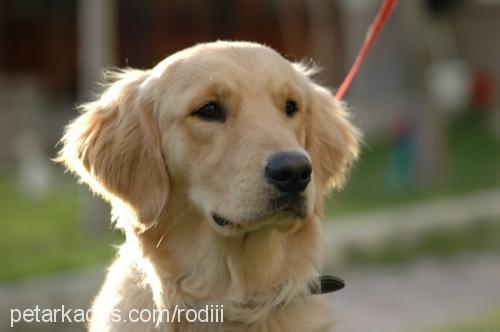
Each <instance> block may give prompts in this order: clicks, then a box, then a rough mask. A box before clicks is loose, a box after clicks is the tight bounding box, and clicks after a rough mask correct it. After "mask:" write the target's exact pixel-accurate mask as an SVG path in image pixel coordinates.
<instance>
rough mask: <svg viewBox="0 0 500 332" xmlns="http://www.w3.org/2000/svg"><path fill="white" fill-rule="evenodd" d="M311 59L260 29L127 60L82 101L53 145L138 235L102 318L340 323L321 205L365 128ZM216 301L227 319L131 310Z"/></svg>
mask: <svg viewBox="0 0 500 332" xmlns="http://www.w3.org/2000/svg"><path fill="white" fill-rule="evenodd" d="M312 72H313V70H311V69H310V68H308V67H307V66H304V65H302V64H297V63H292V62H289V61H288V60H286V59H285V58H284V57H282V56H281V55H280V54H279V53H278V52H276V51H274V50H273V49H271V48H269V47H267V46H263V45H261V44H258V43H253V42H227V41H217V42H212V43H205V44H198V45H196V46H193V47H191V48H188V49H185V50H182V51H180V52H178V53H175V54H173V55H171V56H169V57H167V58H166V59H164V60H163V61H162V62H160V63H159V64H158V65H156V66H155V67H154V68H152V69H150V70H134V69H127V70H121V71H115V72H114V73H112V74H111V76H112V77H111V83H109V85H108V86H107V87H106V89H105V91H104V92H103V93H102V95H101V96H100V97H99V98H98V99H97V100H96V101H93V102H90V103H87V104H84V105H82V106H81V107H80V110H81V114H80V115H79V117H77V118H76V119H75V120H74V121H73V122H71V123H70V124H69V125H68V126H67V128H66V131H65V134H64V136H63V138H62V140H61V145H62V148H61V149H60V151H59V155H58V158H57V160H58V161H59V162H61V163H63V164H64V165H65V166H66V168H67V169H68V170H70V171H71V172H73V173H74V174H76V176H77V177H78V178H79V180H80V181H81V182H83V183H85V184H87V185H88V186H89V187H90V189H91V190H92V191H93V192H95V193H97V194H99V195H100V196H102V197H103V198H104V199H105V200H106V201H108V202H109V203H110V204H111V206H112V215H113V220H114V222H115V225H116V227H118V228H120V229H121V230H123V232H124V233H125V235H126V241H125V242H124V244H123V245H121V247H120V248H119V249H118V253H117V258H116V259H115V261H114V263H113V264H112V265H111V267H110V268H109V271H108V273H107V277H106V280H105V282H104V285H103V286H102V288H101V290H100V292H99V294H98V295H97V297H96V299H95V301H94V303H93V307H92V319H91V321H90V322H89V330H90V331H99V332H103V331H287V332H289V331H327V330H329V329H330V328H331V326H332V311H331V308H330V307H329V305H328V302H327V300H326V299H325V296H318V295H311V291H310V285H311V280H314V278H316V277H317V274H318V270H319V269H320V263H321V241H320V221H319V219H320V217H321V214H322V208H323V202H324V198H325V195H326V194H327V193H328V192H329V191H330V190H332V189H333V188H340V187H341V186H342V184H343V183H344V180H345V178H346V174H347V173H348V170H349V168H350V166H351V165H352V164H353V162H354V161H355V160H356V158H357V156H358V151H359V140H360V133H359V131H358V130H357V129H356V128H355V127H354V126H353V125H352V123H351V122H350V120H349V116H348V113H347V111H346V110H345V108H344V107H343V105H342V104H341V103H339V102H338V101H337V100H335V99H334V97H333V96H332V94H331V93H330V92H329V90H328V89H326V88H324V87H322V86H321V85H319V84H317V83H315V82H314V81H313V79H312V78H311V76H312V74H313V73H312ZM207 306H211V307H210V308H214V307H216V308H220V309H221V310H220V313H219V316H221V314H223V317H219V318H223V321H220V319H219V321H218V322H211V323H204V322H199V321H198V322H191V321H189V319H188V318H187V317H184V316H183V317H181V318H179V319H178V320H175V321H172V319H171V320H170V321H168V322H167V321H166V319H164V320H163V321H160V320H158V319H156V320H155V321H151V320H149V321H146V320H144V319H142V320H141V321H134V322H131V321H130V320H129V321H127V319H125V318H124V317H128V316H126V315H125V313H129V312H131V311H134V310H135V311H134V312H136V313H138V312H142V311H143V310H156V311H158V310H159V311H161V310H163V311H164V313H165V311H168V310H171V311H173V310H174V309H176V308H179V309H180V308H182V310H189V309H196V310H199V309H201V308H206V307H207ZM120 315H122V316H120Z"/></svg>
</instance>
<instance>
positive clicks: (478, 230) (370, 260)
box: [345, 220, 500, 266]
mask: <svg viewBox="0 0 500 332" xmlns="http://www.w3.org/2000/svg"><path fill="white" fill-rule="evenodd" d="M458 252H499V253H500V223H498V222H496V221H493V220H478V221H476V222H475V223H473V224H469V225H465V226H460V227H454V228H449V227H446V228H442V229H434V230H429V231H426V232H424V233H422V234H419V235H418V236H415V238H414V239H412V240H411V241H409V240H408V239H406V238H400V237H398V236H397V235H394V236H392V237H389V238H388V239H386V240H385V241H384V244H383V245H381V246H380V247H378V248H372V247H370V248H364V247H359V246H355V245H352V246H351V247H349V248H347V250H346V257H345V264H346V265H351V266H354V265H370V264H374V265H377V266H380V265H384V264H385V265H390V264H402V263H407V262H411V261H413V260H414V259H415V258H421V257H437V258H447V257H450V256H453V255H454V254H456V253H458Z"/></svg>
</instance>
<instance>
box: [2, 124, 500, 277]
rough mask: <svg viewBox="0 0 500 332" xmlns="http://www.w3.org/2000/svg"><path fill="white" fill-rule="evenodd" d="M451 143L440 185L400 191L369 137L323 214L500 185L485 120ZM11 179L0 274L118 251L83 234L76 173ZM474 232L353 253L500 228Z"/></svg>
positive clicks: (456, 243) (498, 154) (465, 127)
mask: <svg viewBox="0 0 500 332" xmlns="http://www.w3.org/2000/svg"><path fill="white" fill-rule="evenodd" d="M448 143H449V144H448V154H449V155H448V156H449V158H448V159H449V160H448V166H449V172H448V173H447V176H446V177H445V178H444V179H443V181H441V182H440V183H439V185H436V186H434V187H422V186H419V185H418V183H409V184H408V185H406V186H404V187H402V188H399V189H398V190H395V189H394V188H391V186H389V185H388V184H387V173H388V171H387V168H388V160H389V158H390V145H389V144H388V142H387V140H383V139H382V140H380V141H379V142H375V143H372V144H370V145H369V146H368V148H365V149H364V152H363V154H362V157H361V160H360V161H359V162H358V165H357V167H356V168H355V169H354V171H353V173H352V175H351V179H350V181H349V182H348V185H347V187H346V189H345V190H344V191H342V192H341V193H339V194H336V195H334V196H333V197H332V198H331V199H330V200H329V202H328V204H327V206H326V211H325V214H326V216H333V215H338V214H342V213H344V214H345V213H357V212H360V211H364V210H367V209H371V208H380V207H388V206H394V205H399V204H403V203H407V202H410V201H415V200H421V199H428V198H432V197H439V196H445V195H449V194H458V193H463V192H468V191H474V190H480V189H484V188H490V187H493V186H499V185H500V174H499V171H500V144H499V142H498V141H496V140H495V139H494V138H493V137H492V136H491V135H489V134H488V132H487V131H486V130H484V128H483V125H482V123H481V119H478V118H474V117H472V118H470V117H469V118H465V119H461V120H460V121H456V123H454V124H453V126H451V131H450V135H449V136H448ZM12 178H13V173H12V172H10V173H9V172H3V173H2V172H0V266H2V269H0V281H8V280H17V279H21V278H28V277H32V276H35V275H40V274H44V273H50V272H57V271H62V270H65V269H71V268H81V267H86V266H95V265H99V264H105V263H106V262H109V260H110V259H111V257H112V255H113V249H112V248H111V244H112V243H117V242H119V240H118V239H119V236H118V235H116V234H114V235H112V236H107V237H104V238H101V239H99V240H93V239H91V238H88V237H86V236H85V232H84V231H83V227H82V225H81V222H80V220H79V214H80V206H79V200H80V195H81V194H80V192H79V190H78V189H77V185H76V184H74V181H73V179H71V180H70V181H69V182H70V183H71V184H62V185H57V186H56V187H55V188H53V190H52V192H51V194H50V195H48V196H47V197H44V198H42V199H30V198H28V197H25V196H24V195H23V194H21V193H20V192H18V191H17V190H16V187H15V183H14V180H12ZM106 222H107V221H106ZM465 231H470V230H465ZM461 232H462V233H461ZM115 233H117V232H115ZM473 234H476V235H477V236H472V237H470V238H468V237H467V236H465V233H464V231H463V230H462V231H460V230H457V233H456V234H455V233H452V236H451V238H450V236H448V238H446V239H443V238H442V236H443V234H434V235H430V234H429V235H426V236H425V237H424V238H423V239H422V243H420V244H418V245H416V246H414V247H410V248H408V250H407V252H404V250H403V251H400V250H392V251H391V250H390V245H393V246H397V248H398V249H400V248H401V247H399V244H398V243H396V242H394V243H393V244H391V243H392V242H390V241H389V242H388V243H389V247H388V248H389V250H386V251H385V252H380V253H377V254H376V255H374V256H373V255H372V257H363V253H361V254H359V253H354V254H352V255H353V257H354V256H355V257H354V258H353V259H357V260H358V261H360V262H361V261H363V260H364V261H369V260H372V261H373V260H375V261H376V260H379V261H384V260H385V261H394V262H398V261H402V260H405V259H409V258H410V257H413V256H414V255H417V254H419V253H426V254H429V255H431V254H440V253H445V252H447V251H457V250H468V249H470V248H471V246H476V245H477V242H480V241H481V237H483V236H485V237H488V236H490V235H492V234H500V230H498V229H496V230H491V229H490V230H486V231H485V230H481V229H476V230H473ZM494 240H498V239H497V238H495V239H494ZM498 243H500V240H498ZM386 249H387V248H386ZM356 255H357V256H356ZM391 255H400V257H391ZM356 257H357V258H356Z"/></svg>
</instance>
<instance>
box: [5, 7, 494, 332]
mask: <svg viewBox="0 0 500 332" xmlns="http://www.w3.org/2000/svg"><path fill="white" fill-rule="evenodd" d="M400 2H401V3H400V4H399V5H398V6H397V7H396V9H395V11H394V13H393V16H392V17H391V18H390V19H389V21H388V24H387V25H386V26H385V27H384V28H383V30H382V33H381V34H380V36H379V39H377V40H376V42H375V44H374V47H373V48H372V50H371V51H370V53H369V55H368V57H367V59H366V61H365V63H364V64H363V65H362V67H361V70H360V72H359V74H358V76H357V77H356V78H355V80H354V82H353V84H352V86H351V87H350V89H349V90H348V92H347V94H346V96H345V98H344V99H345V100H346V101H347V102H348V104H349V106H350V108H351V110H352V113H353V115H354V117H353V121H354V123H355V124H356V125H357V126H359V127H360V128H361V129H362V131H363V132H364V134H365V145H364V147H363V153H362V155H361V159H360V161H359V162H358V163H357V165H356V167H355V169H354V170H353V172H352V174H351V179H350V181H349V182H348V184H347V186H346V188H345V190H343V191H341V192H339V193H334V194H333V195H332V196H331V198H330V200H329V201H328V204H327V207H326V212H325V218H324V219H325V221H324V228H325V246H326V250H325V256H326V269H327V270H328V271H330V272H332V273H335V274H338V275H340V276H342V277H344V278H345V279H346V281H347V288H346V289H345V290H342V291H341V292H339V293H338V295H337V294H336V295H335V296H333V297H332V301H333V302H334V303H335V309H336V310H335V312H334V313H332V314H333V315H335V317H336V319H337V330H336V331H339V332H342V331H446V332H449V331H500V284H499V281H500V43H498V33H499V32H500V1H498V0H462V1H459V0H425V1H424V0H422V1H400ZM379 4H380V2H379V1H375V0H290V1H283V0H234V1H232V0H209V1H202V0H186V1H159V0H147V1H143V0H121V1H118V0H116V1H111V0H80V1H76V0H37V1H31V0H0V331H3V330H7V329H8V330H9V331H32V330H40V331H43V330H50V331H57V330H60V331H73V330H74V331H81V330H83V325H82V324H68V325H61V324H59V325H58V324H41V323H39V324H33V323H32V324H29V325H26V324H25V325H23V324H19V325H18V326H17V327H16V328H14V329H9V328H8V323H9V308H12V307H14V308H23V307H26V308H33V307H34V306H35V305H36V304H38V305H40V307H59V306H60V305H61V304H67V305H73V306H76V307H88V305H89V303H90V300H91V298H92V296H93V295H94V294H95V293H96V291H97V288H98V287H99V285H100V283H101V282H102V278H103V271H104V267H105V266H106V264H108V263H109V262H110V260H111V259H112V257H113V255H114V249H113V247H112V244H118V243H120V241H122V236H121V235H120V234H118V232H116V231H112V230H111V226H110V222H109V209H108V207H107V206H105V205H104V204H103V203H102V202H101V201H100V200H99V199H96V198H94V197H92V195H91V194H90V193H89V192H88V191H87V189H86V188H83V187H82V186H78V185H77V184H76V181H75V180H74V179H73V178H72V177H71V176H70V175H65V174H64V170H63V168H62V167H61V166H59V165H56V164H54V163H53V162H51V160H50V158H53V157H54V156H55V155H56V151H57V150H56V147H55V145H56V143H57V141H58V139H59V138H60V137H61V134H62V130H63V127H64V125H65V124H66V123H67V122H68V121H69V120H70V119H72V118H74V117H75V116H76V115H77V112H76V111H75V105H77V104H78V103H80V102H84V101H89V100H91V99H92V98H93V96H95V94H96V93H98V92H99V91H100V90H99V86H98V85H97V84H95V82H96V80H98V79H99V72H100V71H101V70H102V69H103V68H109V67H114V66H118V67H125V66H130V67H138V68H150V67H152V66H154V65H155V64H156V63H157V62H159V61H160V60H162V59H163V58H165V57H166V56H168V55H170V54H172V53H174V52H176V51H178V50H181V49H183V48H185V47H189V46H191V45H193V44H196V43H199V42H204V41H213V40H216V39H231V40H251V41H257V42H260V43H264V44H267V45H269V46H271V47H273V48H275V49H276V50H278V51H279V52H281V53H282V54H284V55H285V56H286V57H287V58H288V59H290V60H292V61H299V60H302V59H305V60H307V61H312V62H314V63H316V64H318V65H319V66H320V67H321V68H323V70H322V72H321V73H320V74H319V75H318V77H317V79H318V81H319V82H321V83H322V84H324V85H327V86H330V87H332V89H333V90H334V89H335V87H337V86H339V85H340V83H341V81H342V79H343V78H344V76H345V75H346V73H347V71H348V70H349V68H350V65H351V63H352V62H353V60H354V57H355V55H356V53H357V51H358V49H359V47H360V46H361V44H362V41H363V39H364V36H365V33H366V30H367V28H368V26H369V25H370V23H371V21H372V20H373V18H374V16H375V14H376V11H377V9H378V6H379Z"/></svg>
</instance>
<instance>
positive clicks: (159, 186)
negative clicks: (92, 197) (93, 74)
mask: <svg viewBox="0 0 500 332" xmlns="http://www.w3.org/2000/svg"><path fill="white" fill-rule="evenodd" d="M111 75H113V76H115V77H114V79H115V81H114V82H113V83H111V84H110V86H109V87H108V88H107V89H106V91H105V92H104V93H103V95H102V96H101V97H100V98H99V99H98V100H96V101H94V102H91V103H88V104H85V105H83V106H81V107H80V108H81V111H82V114H81V115H80V116H79V117H78V118H77V119H76V120H74V121H73V122H72V123H70V124H69V125H68V127H67V128H66V132H65V135H64V137H63V139H62V140H61V143H62V145H63V147H62V149H61V151H60V153H59V157H58V158H57V159H56V161H58V162H61V163H63V164H64V165H65V166H66V167H67V168H68V169H69V170H70V171H72V172H73V173H75V174H76V175H77V176H78V177H79V178H80V180H81V181H82V182H84V183H86V184H88V186H89V187H90V188H91V189H92V191H94V192H96V193H98V194H99V195H100V196H102V197H103V198H104V199H105V200H106V201H108V202H110V203H111V205H112V207H113V213H114V214H117V215H118V216H120V218H119V220H118V221H119V222H120V224H119V225H118V226H124V224H123V222H124V221H125V220H126V221H127V222H129V223H131V224H132V226H133V227H134V228H136V229H139V230H144V229H145V228H147V227H149V226H151V225H152V224H154V223H155V222H156V221H157V219H158V217H159V215H160V213H161V212H162V210H163V207H164V206H165V204H166V200H167V195H168V177H167V170H166V165H165V163H164V160H163V156H162V153H161V148H160V135H159V130H158V126H157V124H156V122H155V120H154V116H153V105H151V104H152V102H151V101H150V100H148V98H146V97H144V96H142V94H141V90H140V89H141V84H142V83H143V81H144V80H145V79H146V78H147V73H146V72H144V71H132V70H129V71H125V72H122V73H115V74H111Z"/></svg>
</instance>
